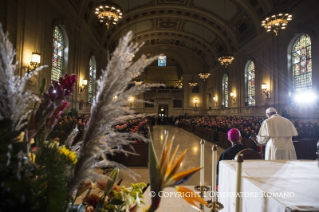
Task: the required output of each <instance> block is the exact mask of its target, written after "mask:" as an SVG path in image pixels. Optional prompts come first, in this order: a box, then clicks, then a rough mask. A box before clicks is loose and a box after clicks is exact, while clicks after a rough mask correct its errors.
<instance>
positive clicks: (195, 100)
mask: <svg viewBox="0 0 319 212" xmlns="http://www.w3.org/2000/svg"><path fill="white" fill-rule="evenodd" d="M194 103H195V107H197V103H198V99H194Z"/></svg>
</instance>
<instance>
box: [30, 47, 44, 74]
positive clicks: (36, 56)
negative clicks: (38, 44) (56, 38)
mask: <svg viewBox="0 0 319 212" xmlns="http://www.w3.org/2000/svg"><path fill="white" fill-rule="evenodd" d="M40 62H41V54H40V53H38V52H32V57H31V62H30V66H31V67H30V66H29V67H28V70H27V72H28V74H29V73H30V72H31V71H34V70H35V69H36V68H38V67H39V66H40Z"/></svg>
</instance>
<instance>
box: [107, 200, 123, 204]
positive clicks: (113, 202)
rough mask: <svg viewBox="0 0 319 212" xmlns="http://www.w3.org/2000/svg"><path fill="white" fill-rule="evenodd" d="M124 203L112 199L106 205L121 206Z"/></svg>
mask: <svg viewBox="0 0 319 212" xmlns="http://www.w3.org/2000/svg"><path fill="white" fill-rule="evenodd" d="M123 203H124V202H123V201H122V200H120V199H112V200H111V201H109V202H107V205H122V204H123Z"/></svg>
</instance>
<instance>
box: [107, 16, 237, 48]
mask: <svg viewBox="0 0 319 212" xmlns="http://www.w3.org/2000/svg"><path fill="white" fill-rule="evenodd" d="M158 17H159V16H157V15H154V16H152V17H149V16H147V17H146V16H144V17H141V18H137V19H134V20H133V21H131V22H130V24H129V25H133V24H136V23H138V22H142V21H145V20H149V19H151V18H158ZM163 17H167V16H163ZM170 18H180V16H179V15H171V16H170ZM183 19H184V20H187V21H191V22H194V23H196V24H198V25H203V23H202V22H201V21H200V20H198V19H195V20H194V19H192V18H191V17H183ZM122 21H125V20H122ZM129 25H127V24H125V23H124V24H122V25H121V24H119V25H118V26H115V30H114V32H113V33H112V34H110V37H109V40H108V42H106V43H107V45H106V48H109V45H110V44H111V43H112V42H113V40H114V39H117V38H118V36H119V33H120V32H121V31H122V30H123V29H125V28H127V27H128V26H129ZM205 28H206V29H209V30H211V31H212V32H214V33H215V34H216V35H217V36H218V37H219V38H220V39H221V40H222V41H223V43H224V34H223V33H222V32H221V31H219V30H217V29H216V28H214V27H212V26H210V25H208V24H205ZM228 28H229V27H226V31H227V29H228ZM228 30H230V29H228ZM159 31H161V32H163V33H164V32H166V31H167V30H159ZM152 32H154V31H149V33H152ZM174 32H175V33H187V34H188V35H189V36H190V37H195V36H196V35H195V34H191V33H189V32H182V31H177V30H176V31H174ZM196 40H198V39H196ZM232 41H233V40H232ZM233 44H235V42H233ZM206 45H207V46H210V44H208V43H206ZM226 46H227V49H228V50H229V51H231V46H230V44H229V43H228V42H226ZM236 50H237V49H236V48H235V51H236Z"/></svg>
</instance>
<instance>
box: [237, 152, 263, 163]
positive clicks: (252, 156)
mask: <svg viewBox="0 0 319 212" xmlns="http://www.w3.org/2000/svg"><path fill="white" fill-rule="evenodd" d="M240 154H241V155H243V159H244V160H260V159H262V156H261V155H260V154H259V153H258V152H257V151H255V150H253V149H243V150H241V151H239V152H238V153H237V155H240Z"/></svg>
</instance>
